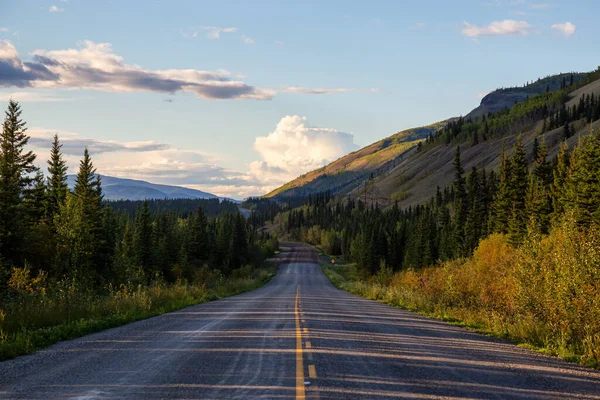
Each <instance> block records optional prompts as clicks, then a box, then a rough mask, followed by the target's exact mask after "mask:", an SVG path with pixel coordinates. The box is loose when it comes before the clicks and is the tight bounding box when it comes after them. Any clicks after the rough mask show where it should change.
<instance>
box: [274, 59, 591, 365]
mask: <svg viewBox="0 0 600 400" xmlns="http://www.w3.org/2000/svg"><path fill="white" fill-rule="evenodd" d="M599 78H600V70H598V71H595V72H593V73H590V74H587V75H586V76H585V77H584V78H582V79H580V80H579V81H577V82H574V83H573V84H572V85H566V86H562V87H561V88H559V89H558V90H555V91H549V92H543V93H541V94H538V95H536V96H532V97H530V98H529V99H526V100H525V101H523V102H522V103H518V104H515V105H513V106H512V107H511V108H510V109H507V110H502V111H498V112H496V113H490V114H487V115H485V116H482V117H481V118H478V119H471V118H457V119H453V120H450V121H449V122H448V123H447V124H445V126H443V127H442V128H441V129H438V130H436V131H435V133H432V134H431V135H429V136H428V137H427V138H426V140H425V141H424V142H422V144H421V145H420V146H418V148H415V149H414V150H413V153H411V154H410V155H408V156H407V157H406V158H405V159H404V160H402V161H401V162H400V163H399V164H398V165H397V166H396V167H395V168H394V169H392V170H390V171H388V172H387V173H386V174H382V175H380V176H374V177H372V178H371V179H369V180H368V181H367V182H366V184H365V185H364V186H363V187H361V188H360V189H359V190H355V191H354V192H352V193H350V194H349V195H339V194H338V195H337V196H336V195H335V194H331V193H329V192H323V193H320V194H316V195H311V196H310V197H309V198H306V199H305V204H304V205H302V206H299V207H295V208H291V209H287V210H283V211H281V212H280V213H279V214H278V215H277V216H276V217H275V218H274V220H273V224H272V230H273V231H275V232H277V233H278V234H279V235H282V236H288V237H291V238H294V239H296V240H300V241H304V242H307V243H311V244H314V245H317V246H320V247H321V249H323V251H324V252H325V253H327V254H330V255H339V256H341V257H342V258H343V259H344V260H346V261H347V262H350V263H352V264H351V265H354V266H355V268H356V269H357V273H358V275H357V276H358V279H357V278H356V277H355V278H354V281H353V282H351V283H349V284H348V283H347V284H342V285H341V287H344V288H346V289H348V290H351V291H353V292H355V293H358V294H361V295H363V296H365V297H371V298H376V299H381V300H384V301H388V302H391V303H393V304H395V305H400V306H407V307H410V308H413V309H417V310H421V311H425V312H428V313H431V314H432V315H436V316H447V315H451V316H452V317H453V318H459V319H461V320H463V321H466V322H467V323H473V324H476V325H477V326H483V327H485V329H487V330H489V331H492V332H494V333H496V334H497V335H501V336H505V337H510V338H512V339H515V340H519V341H524V342H527V343H530V344H533V345H535V346H539V347H543V348H546V349H547V350H548V351H551V352H553V353H555V354H560V355H564V356H565V357H571V358H574V359H578V360H580V361H582V362H584V363H586V364H589V365H598V364H599V363H600V356H599V354H598V348H599V347H600V339H599V338H598V336H597V334H596V333H597V332H598V331H599V330H600V325H598V321H600V318H599V317H600V307H599V306H598V304H600V290H599V289H598V288H599V287H600V286H599V282H600V281H599V276H600V275H599V271H600V258H598V249H599V248H600V239H599V238H600V236H598V234H599V232H600V101H599V97H598V94H597V93H596V92H595V90H597V88H598V79H599ZM448 159H449V161H447V160H448ZM448 163H450V166H449V168H448V167H447V166H446V164H448ZM409 171H417V172H416V173H415V175H416V176H411V175H409V174H411V173H412V172H409ZM399 177H402V178H401V179H399ZM407 184H412V186H406V185H407ZM406 188H409V189H406ZM402 190H405V191H406V190H412V191H414V192H415V193H417V190H418V193H419V194H418V196H417V195H413V196H412V197H411V195H410V194H408V195H407V194H406V193H405V195H403V196H399V197H397V198H396V199H394V197H393V196H392V197H391V198H389V197H386V194H389V193H392V194H393V193H398V192H399V191H402ZM344 271H346V270H344V269H340V270H339V271H334V270H332V269H331V268H329V273H330V276H333V275H335V274H339V273H342V274H343V272H344ZM332 274H333V275H332ZM334 281H335V280H334Z"/></svg>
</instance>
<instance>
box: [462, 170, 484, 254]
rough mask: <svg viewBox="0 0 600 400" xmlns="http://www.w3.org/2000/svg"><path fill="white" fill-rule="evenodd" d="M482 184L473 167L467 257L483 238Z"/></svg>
mask: <svg viewBox="0 0 600 400" xmlns="http://www.w3.org/2000/svg"><path fill="white" fill-rule="evenodd" d="M480 183H481V181H480V179H479V173H478V172H477V168H476V167H473V169H472V170H471V173H470V174H469V176H468V178H467V187H468V189H469V195H468V197H469V205H470V208H469V213H468V216H467V220H466V226H465V250H466V252H465V255H469V254H470V253H471V252H472V251H473V250H474V249H475V247H476V246H477V243H478V242H479V239H480V237H481V230H482V219H483V216H482V214H481V194H482V190H481V189H482V188H481V186H480Z"/></svg>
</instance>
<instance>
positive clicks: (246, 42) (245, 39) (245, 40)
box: [241, 35, 256, 44]
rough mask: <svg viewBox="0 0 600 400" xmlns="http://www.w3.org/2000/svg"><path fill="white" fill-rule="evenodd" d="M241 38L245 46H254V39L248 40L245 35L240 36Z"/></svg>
mask: <svg viewBox="0 0 600 400" xmlns="http://www.w3.org/2000/svg"><path fill="white" fill-rule="evenodd" d="M241 37H242V40H243V41H244V43H245V44H256V41H255V40H254V39H252V38H249V37H248V36H246V35H242V36H241Z"/></svg>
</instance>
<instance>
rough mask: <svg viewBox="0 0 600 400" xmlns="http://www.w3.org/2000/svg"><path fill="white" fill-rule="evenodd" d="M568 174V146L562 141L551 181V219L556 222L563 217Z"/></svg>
mask: <svg viewBox="0 0 600 400" xmlns="http://www.w3.org/2000/svg"><path fill="white" fill-rule="evenodd" d="M568 176H569V147H568V145H567V142H563V144H562V145H561V146H560V150H559V152H558V157H557V159H556V167H554V171H553V182H552V209H553V214H552V220H553V221H555V222H557V221H559V220H560V219H562V218H563V216H564V213H565V207H566V203H567V190H566V184H567V178H568Z"/></svg>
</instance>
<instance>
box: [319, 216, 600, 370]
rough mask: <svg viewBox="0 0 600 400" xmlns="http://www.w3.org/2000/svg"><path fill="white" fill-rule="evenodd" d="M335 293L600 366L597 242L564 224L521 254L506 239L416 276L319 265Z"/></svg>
mask: <svg viewBox="0 0 600 400" xmlns="http://www.w3.org/2000/svg"><path fill="white" fill-rule="evenodd" d="M323 269H324V272H325V274H326V275H327V277H328V278H329V279H330V281H331V282H332V283H333V284H334V285H335V286H337V287H338V288H340V289H344V290H347V291H349V292H352V293H354V294H357V295H359V296H362V297H365V298H369V299H373V300H378V301H382V302H385V303H387V304H390V305H392V306H396V307H401V308H405V309H409V310H412V311H417V312H420V313H422V314H424V315H428V316H432V317H435V318H440V319H443V320H446V321H450V322H454V323H458V324H460V325H464V326H467V327H470V328H472V329H475V330H477V331H480V332H483V333H487V334H492V335H494V336H497V337H501V338H506V339H509V340H511V341H514V342H517V343H520V344H523V345H526V346H528V347H530V348H533V349H536V350H538V351H543V352H545V353H549V354H553V355H557V356H560V357H561V358H563V359H566V360H569V361H575V362H579V363H581V364H583V365H587V366H591V367H595V368H598V367H599V365H600V235H599V233H598V231H597V230H596V229H586V230H578V229H576V228H575V227H574V226H573V225H572V224H570V223H565V224H563V225H562V226H560V227H559V228H558V229H556V230H554V231H553V232H552V233H551V234H550V235H548V236H545V237H538V238H533V239H531V240H529V241H528V242H527V243H525V244H524V245H523V246H522V247H520V248H514V247H512V246H510V245H509V244H508V238H507V237H506V236H504V235H492V236H490V237H489V238H487V239H485V240H483V241H482V242H481V243H480V244H479V246H478V248H477V249H476V251H475V253H474V255H473V257H471V258H469V259H466V260H457V261H451V262H446V263H443V264H441V265H438V266H435V267H429V268H423V269H420V270H406V271H400V272H397V273H393V272H392V271H391V270H389V269H387V268H383V269H382V270H381V271H380V272H379V274H378V275H376V276H373V277H369V278H366V279H365V278H360V277H359V274H358V273H357V270H356V267H353V266H352V265H350V266H345V265H339V263H336V264H335V265H332V264H331V263H330V262H327V263H324V264H323Z"/></svg>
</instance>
